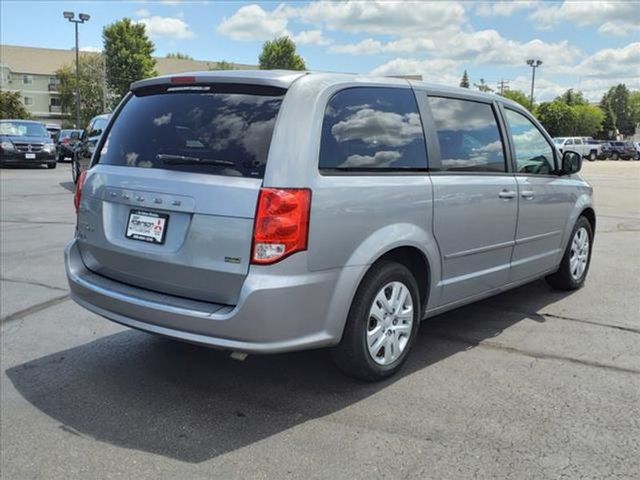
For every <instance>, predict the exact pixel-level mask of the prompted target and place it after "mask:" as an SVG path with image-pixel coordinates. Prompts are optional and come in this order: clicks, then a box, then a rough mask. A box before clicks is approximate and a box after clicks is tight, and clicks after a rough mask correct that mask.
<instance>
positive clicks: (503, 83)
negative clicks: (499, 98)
mask: <svg viewBox="0 0 640 480" xmlns="http://www.w3.org/2000/svg"><path fill="white" fill-rule="evenodd" d="M509 82H510V80H505V79H503V78H501V79H500V81H499V82H498V89H499V90H500V95H502V94H503V93H504V92H506V91H507V90H509Z"/></svg>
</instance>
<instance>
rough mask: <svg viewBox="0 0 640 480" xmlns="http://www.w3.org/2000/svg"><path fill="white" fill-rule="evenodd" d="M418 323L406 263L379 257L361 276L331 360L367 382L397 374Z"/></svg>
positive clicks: (412, 281)
mask: <svg viewBox="0 0 640 480" xmlns="http://www.w3.org/2000/svg"><path fill="white" fill-rule="evenodd" d="M419 322H420V296H419V293H418V285H417V283H416V280H415V278H414V277H413V275H412V274H411V272H410V271H409V269H408V268H407V267H405V266H404V265H402V264H399V263H395V262H387V261H382V262H380V263H378V264H376V265H374V266H373V267H372V268H371V270H370V271H369V272H368V273H367V275H366V276H365V278H364V279H363V281H362V283H361V284H360V287H359V288H358V291H357V293H356V295H355V297H354V299H353V303H352V304H351V309H350V310H349V315H348V317H347V322H346V325H345V329H344V334H343V336H342V340H341V341H340V343H339V344H338V346H336V347H334V349H333V350H332V356H333V359H334V361H335V363H336V365H337V366H338V368H340V369H341V370H342V371H343V372H345V373H346V374H347V375H350V376H353V377H356V378H359V379H362V380H368V381H375V380H382V379H383V378H386V377H389V376H391V375H393V374H394V373H396V372H397V371H398V370H399V369H400V367H401V366H402V364H403V363H404V362H405V360H406V358H407V355H408V354H409V350H410V349H411V346H412V345H413V342H414V340H415V336H416V332H417V330H418V324H419Z"/></svg>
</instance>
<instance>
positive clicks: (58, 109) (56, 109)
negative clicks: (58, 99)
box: [49, 105, 62, 113]
mask: <svg viewBox="0 0 640 480" xmlns="http://www.w3.org/2000/svg"><path fill="white" fill-rule="evenodd" d="M49 112H50V113H62V107H61V106H60V105H49Z"/></svg>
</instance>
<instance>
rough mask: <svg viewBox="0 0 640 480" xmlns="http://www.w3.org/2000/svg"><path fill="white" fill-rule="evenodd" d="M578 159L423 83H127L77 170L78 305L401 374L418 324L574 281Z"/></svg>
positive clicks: (530, 121) (268, 78)
mask: <svg viewBox="0 0 640 480" xmlns="http://www.w3.org/2000/svg"><path fill="white" fill-rule="evenodd" d="M580 166H581V157H580V155H579V154H577V153H575V152H572V151H565V152H564V153H563V154H562V155H561V154H560V153H559V152H558V151H557V150H556V148H555V147H554V145H553V141H552V139H551V138H550V137H549V135H548V134H547V133H546V132H545V131H544V129H543V128H542V127H541V126H540V124H539V123H538V122H537V121H536V120H535V118H533V117H532V116H531V114H530V113H529V112H528V111H526V110H525V109H523V108H522V107H521V106H519V105H518V104H516V103H514V102H511V101H509V100H507V99H506V98H502V97H498V96H494V95H487V94H482V93H479V92H473V91H470V90H468V89H460V88H449V87H441V86H435V85H430V84H426V83H423V82H420V81H413V80H405V79H398V78H379V77H367V76H357V75H345V74H327V73H307V72H289V71H246V72H244V71H231V72H202V73H194V74H187V75H182V76H166V77H160V78H154V79H148V80H142V81H139V82H136V83H134V84H132V86H131V92H130V93H129V94H128V95H127V97H126V98H125V99H124V100H123V101H122V102H121V104H120V106H119V107H118V108H117V110H116V111H115V112H114V115H113V116H112V118H111V120H110V121H109V124H108V126H107V127H106V130H105V132H104V134H103V135H102V137H101V139H100V141H99V143H98V145H97V148H96V151H95V153H94V155H93V159H92V162H91V168H90V169H89V170H87V171H86V172H83V174H82V178H81V179H80V181H79V184H78V188H77V191H76V196H75V204H76V209H77V213H78V216H77V228H76V234H75V238H74V239H73V241H72V242H71V243H70V244H69V245H68V246H67V248H66V251H65V264H66V270H67V276H68V278H69V284H70V287H71V294H72V297H73V299H74V300H75V301H76V302H77V303H79V304H80V305H82V306H84V307H86V308H87V309H89V310H91V311H92V312H95V313H97V314H99V315H102V316H104V317H106V318H108V319H110V320H113V321H115V322H118V323H120V324H123V325H126V326H129V327H133V328H137V329H140V330H144V331H147V332H152V333H156V334H160V335H164V336H167V337H171V338H174V339H179V340H183V341H187V342H193V343H197V344H202V345H208V346H211V347H216V348H221V349H226V350H230V351H236V352H244V353H273V352H285V351H292V350H300V349H310V348H320V347H331V352H332V355H333V357H334V358H335V360H336V363H337V365H338V366H339V367H340V368H341V369H342V370H344V371H345V372H347V373H348V374H351V375H353V376H356V377H359V378H363V379H368V380H377V379H381V378H384V377H386V376H389V375H391V374H393V373H394V372H396V371H397V370H398V369H399V368H400V366H401V365H402V364H403V362H404V361H405V359H406V357H407V354H408V353H409V351H410V349H411V345H412V343H413V342H414V341H415V338H416V332H417V329H418V326H419V324H420V322H421V321H422V320H424V319H426V318H429V317H432V316H434V315H437V314H439V313H442V312H445V311H447V310H451V309H453V308H456V307H459V306H461V305H464V304H468V303H470V302H474V301H476V300H479V299H481V298H485V297H488V296H490V295H494V294H496V293H499V292H502V291H505V290H507V289H510V288H513V287H516V286H518V285H522V284H524V283H527V282H531V281H532V280H535V279H537V278H540V277H545V278H546V279H547V281H548V282H549V283H550V284H551V285H552V286H553V287H555V288H559V289H567V290H570V289H576V288H579V287H581V286H582V284H583V283H584V281H585V277H586V275H587V271H588V269H589V261H590V255H591V250H592V249H591V247H592V244H593V235H594V231H595V212H594V209H593V204H592V188H591V186H590V185H589V184H588V183H587V182H586V181H584V180H583V179H582V178H581V177H580V175H579V174H578V171H579V170H580Z"/></svg>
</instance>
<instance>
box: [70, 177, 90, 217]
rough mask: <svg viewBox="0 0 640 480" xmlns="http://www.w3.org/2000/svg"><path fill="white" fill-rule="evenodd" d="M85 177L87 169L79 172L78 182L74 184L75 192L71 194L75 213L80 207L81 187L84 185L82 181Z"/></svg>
mask: <svg viewBox="0 0 640 480" xmlns="http://www.w3.org/2000/svg"><path fill="white" fill-rule="evenodd" d="M86 178H87V171H86V170H84V171H83V172H80V176H79V177H78V183H77V184H76V193H75V195H74V196H73V206H74V207H76V215H77V214H78V210H79V209H80V199H81V198H82V187H84V181H85V179H86Z"/></svg>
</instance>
